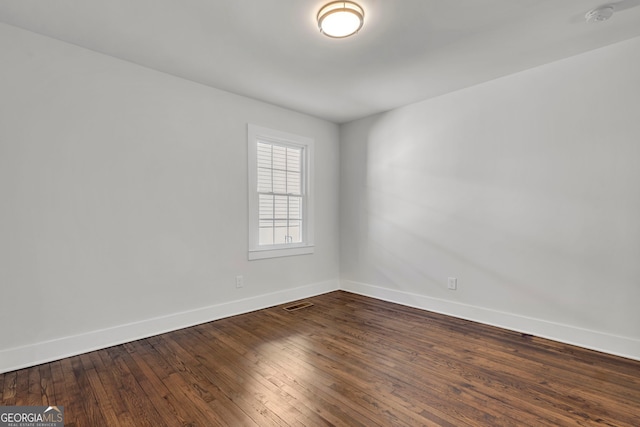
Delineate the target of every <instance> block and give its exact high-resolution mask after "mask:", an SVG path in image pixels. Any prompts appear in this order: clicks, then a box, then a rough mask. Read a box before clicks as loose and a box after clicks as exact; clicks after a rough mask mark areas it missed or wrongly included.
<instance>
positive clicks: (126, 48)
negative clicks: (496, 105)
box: [0, 0, 640, 123]
mask: <svg viewBox="0 0 640 427" xmlns="http://www.w3.org/2000/svg"><path fill="white" fill-rule="evenodd" d="M328 2H329V0H325V1H322V0H49V1H43V0H20V1H18V0H0V20H1V21H3V22H5V23H8V24H11V25H14V26H17V27H21V28H24V29H27V30H31V31H34V32H37V33H40V34H44V35H47V36H50V37H53V38H56V39H60V40H63V41H66V42H69V43H73V44H76V45H78V46H83V47H85V48H88V49H91V50H94V51H97V52H101V53H104V54H107V55H111V56H114V57H117V58H121V59H124V60H127V61H131V62H134V63H136V64H140V65H143V66H146V67H149V68H153V69H156V70H159V71H163V72H165V73H169V74H173V75H175V76H180V77H183V78H186V79H189V80H192V81H195V82H199V83H202V84H205V85H208V86H212V87H216V88H219V89H223V90H227V91H230V92H234V93H237V94H241V95H245V96H248V97H251V98H256V99H260V100H263V101H267V102H270V103H273V104H277V105H281V106H283V107H287V108H290V109H293V110H298V111H301V112H304V113H308V114H311V115H314V116H318V117H322V118H324V119H327V120H331V121H334V122H337V123H342V122H346V121H350V120H353V119H356V118H360V117H364V116H367V115H370V114H373V113H377V112H381V111H385V110H389V109H392V108H395V107H398V106H401V105H405V104H408V103H411V102H415V101H419V100H423V99H426V98H430V97H434V96H438V95H441V94H443V93H447V92H451V91H454V90H457V89H460V88H463V87H467V86H471V85H474V84H478V83H481V82H484V81H487V80H491V79H494V78H497V77H500V76H504V75H507V74H511V73H514V72H517V71H521V70H525V69H528V68H531V67H535V66H537V65H541V64H544V63H548V62H551V61H555V60H558V59H561V58H564V57H568V56H571V55H575V54H578V53H581V52H585V51H587V50H591V49H595V48H598V47H601V46H605V45H608V44H611V43H615V42H618V41H622V40H626V39H629V38H632V37H636V36H640V7H637V6H640V0H623V1H622V2H618V1H616V2H611V3H613V4H616V5H617V8H618V9H619V10H618V11H617V12H616V14H614V16H613V18H612V19H610V20H609V21H607V22H604V23H600V24H586V23H585V20H584V14H585V13H586V12H587V11H588V10H590V9H591V8H593V7H596V6H600V5H602V4H606V2H603V1H601V0H358V3H359V4H360V5H361V6H363V7H364V9H365V24H364V27H363V28H362V30H361V31H360V33H359V34H357V35H356V36H354V37H351V38H348V39H340V40H337V39H330V38H328V37H325V36H323V35H321V34H320V33H319V31H318V28H317V23H316V21H315V15H316V13H317V11H318V10H319V9H320V7H321V6H322V5H323V4H325V3H328Z"/></svg>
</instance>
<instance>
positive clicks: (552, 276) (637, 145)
mask: <svg viewBox="0 0 640 427" xmlns="http://www.w3.org/2000/svg"><path fill="white" fill-rule="evenodd" d="M639 76H640V38H636V39H632V40H629V41H626V42H622V43H619V44H615V45H612V46H609V47H605V48H602V49H599V50H596V51H592V52H589V53H585V54H582V55H579V56H575V57H571V58H568V59H565V60H562V61H559V62H555V63H552V64H548V65H545V66H541V67H538V68H535V69H531V70H528V71H525V72H522V73H519V74H516V75H511V76H508V77H505V78H501V79H498V80H494V81H491V82H488V83H485V84H481V85H478V86H475V87H471V88H467V89H465V90H461V91H458V92H454V93H451V94H448V95H445V96H442V97H439V98H435V99H431V100H427V101H424V102H420V103H417V104H414V105H410V106H406V107H404V108H400V109H397V110H394V111H391V112H388V113H386V114H381V115H377V116H375V117H369V118H366V119H363V120H359V121H355V122H352V123H349V124H346V125H343V126H342V127H341V152H340V160H341V169H340V173H341V198H340V203H341V218H340V220H341V229H342V234H341V254H342V255H341V279H342V286H343V288H345V289H347V290H352V291H355V292H361V293H364V294H367V295H371V296H377V297H381V298H384V299H388V300H393V301H398V302H402V303H405V304H409V305H414V306H418V307H423V308H427V309H431V310H435V311H441V312H445V313H449V314H453V315H456V316H460V317H465V318H470V319H475V320H479V321H482V322H486V323H490V324H496V325H499V326H503V327H507V328H511V329H515V330H520V331H524V332H529V333H534V334H538V335H542V336H547V337H551V338H555V339H559V340H561V341H565V342H571V343H576V344H579V345H583V346H586V347H590V348H596V349H601V350H605V351H608V352H611V353H615V354H621V355H625V356H628V357H633V358H636V359H640V308H639V303H640V163H639V162H640V83H639V80H638V78H639ZM450 276H451V277H457V278H458V281H459V289H458V290H457V291H455V292H454V291H449V290H447V277H450Z"/></svg>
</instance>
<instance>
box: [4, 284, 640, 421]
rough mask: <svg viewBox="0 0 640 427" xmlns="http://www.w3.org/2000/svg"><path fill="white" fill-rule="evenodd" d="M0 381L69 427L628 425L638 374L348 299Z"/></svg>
mask: <svg viewBox="0 0 640 427" xmlns="http://www.w3.org/2000/svg"><path fill="white" fill-rule="evenodd" d="M307 301H311V302H313V303H314V306H313V307H310V308H306V309H302V310H299V311H294V312H287V311H285V310H283V309H282V306H279V307H273V308H270V309H266V310H261V311H257V312H254V313H249V314H245V315H241V316H236V317H232V318H228V319H223V320H218V321H215V322H211V323H207V324H203V325H200V326H196V327H192V328H188V329H183V330H180V331H176V332H171V333H167V334H163V335H159V336H155V337H152V338H148V339H144V340H140V341H136V342H132V343H129V344H124V345H120V346H116V347H111V348H108V349H105V350H100V351H94V352H92V353H88V354H83V355H80V356H75V357H71V358H67V359H63V360H60V361H56V362H52V363H47V364H44V365H40V366H36V367H32V368H28V369H22V370H19V371H15V372H9V373H6V374H3V375H0V404H2V405H49V404H52V405H54V404H55V405H62V406H64V410H65V421H66V422H65V425H66V426H67V427H80V426H82V427H84V426H89V427H95V426H109V427H112V426H116V427H117V426H136V427H139V426H244V425H247V426H272V425H277V426H288V425H297V426H327V425H336V426H338V425H340V426H420V425H429V426H431V425H434V426H435V425H437V426H509V425H511V426H527V425H528V426H576V425H584V426H586V425H598V426H636V427H637V426H640V362H638V361H632V360H628V359H624V358H619V357H614V356H610V355H606V354H602V353H598V352H595V351H590V350H585V349H581V348H578V347H572V346H569V345H565V344H560V343H557V342H553V341H549V340H545V339H541V338H536V337H530V336H522V335H521V334H518V333H515V332H510V331H505V330H502V329H498V328H494V327H490V326H486V325H480V324H477V323H473V322H468V321H464V320H460V319H455V318H451V317H447V316H442V315H438V314H433V313H429V312H424V311H421V310H416V309H412V308H407V307H403V306H399V305H395V304H391V303H387V302H382V301H378V300H375V299H371V298H366V297H362V296H358V295H354V294H350V293H346V292H340V291H338V292H332V293H329V294H325V295H321V296H318V297H314V298H309V299H308V300H307Z"/></svg>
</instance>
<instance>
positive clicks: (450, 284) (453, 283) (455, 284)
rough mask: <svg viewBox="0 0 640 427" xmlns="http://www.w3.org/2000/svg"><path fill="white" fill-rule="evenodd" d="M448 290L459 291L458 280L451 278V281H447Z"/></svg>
mask: <svg viewBox="0 0 640 427" xmlns="http://www.w3.org/2000/svg"><path fill="white" fill-rule="evenodd" d="M447 288H449V289H451V290H452V291H455V290H456V289H458V279H456V278H455V277H449V280H448V281H447Z"/></svg>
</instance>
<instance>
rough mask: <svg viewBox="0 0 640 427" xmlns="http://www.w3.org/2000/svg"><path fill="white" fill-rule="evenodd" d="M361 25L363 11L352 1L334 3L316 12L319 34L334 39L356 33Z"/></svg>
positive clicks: (362, 22)
mask: <svg viewBox="0 0 640 427" xmlns="http://www.w3.org/2000/svg"><path fill="white" fill-rule="evenodd" d="M363 24H364V9H362V7H360V6H359V5H357V4H356V3H354V2H352V1H334V2H331V3H328V4H326V5H324V6H323V7H322V9H320V12H318V28H320V32H321V33H322V34H324V35H325V36H329V37H333V38H336V39H341V38H344V37H349V36H350V35H352V34H355V33H357V32H358V31H360V28H362V25H363Z"/></svg>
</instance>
